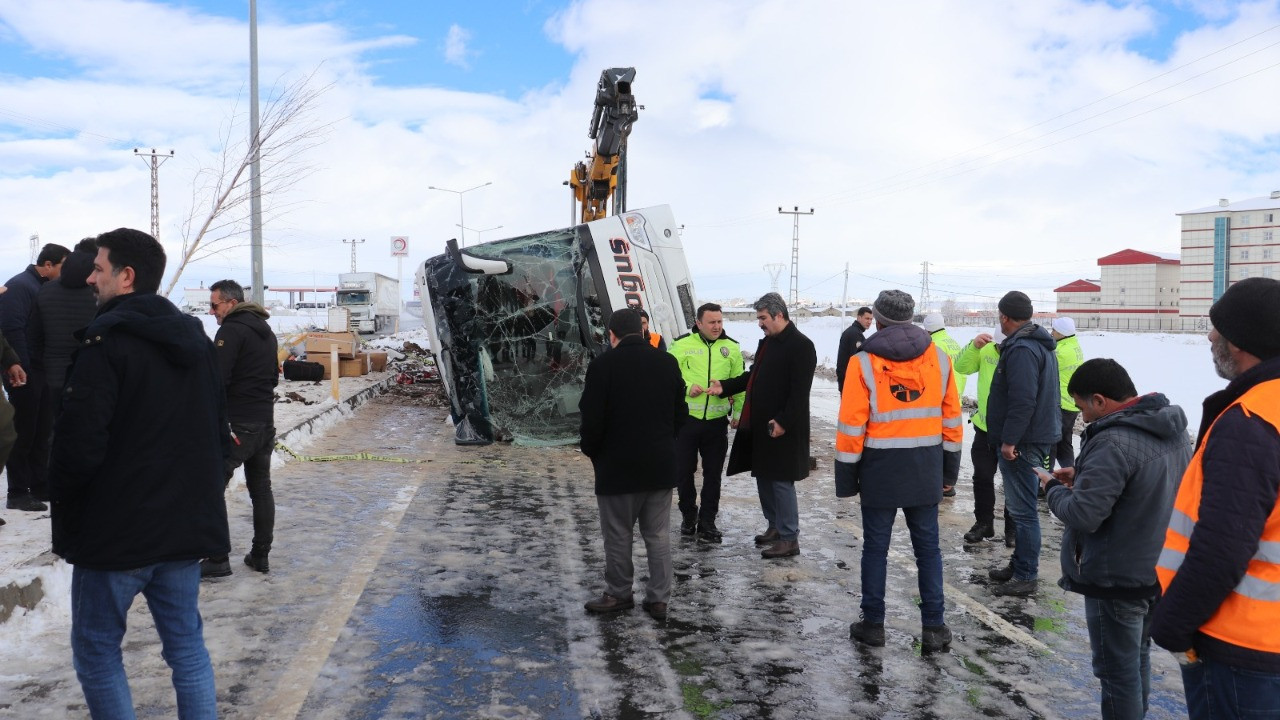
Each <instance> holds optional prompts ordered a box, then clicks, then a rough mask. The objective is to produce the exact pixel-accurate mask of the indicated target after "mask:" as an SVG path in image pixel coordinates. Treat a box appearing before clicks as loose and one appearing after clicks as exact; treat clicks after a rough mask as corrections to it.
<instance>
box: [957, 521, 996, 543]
mask: <svg viewBox="0 0 1280 720" xmlns="http://www.w3.org/2000/svg"><path fill="white" fill-rule="evenodd" d="M995 536H996V529H995V528H994V527H992V526H991V523H984V522H976V523H974V524H973V527H971V528H969V532H967V533H965V534H964V541H965V542H967V543H979V542H982V540H983V538H993V537H995Z"/></svg>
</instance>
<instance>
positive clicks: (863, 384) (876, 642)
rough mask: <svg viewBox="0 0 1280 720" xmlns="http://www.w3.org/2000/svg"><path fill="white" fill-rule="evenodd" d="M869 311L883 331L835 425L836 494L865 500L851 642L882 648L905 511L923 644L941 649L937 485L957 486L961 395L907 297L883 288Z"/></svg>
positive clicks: (848, 382)
mask: <svg viewBox="0 0 1280 720" xmlns="http://www.w3.org/2000/svg"><path fill="white" fill-rule="evenodd" d="M872 312H873V313H874V314H875V319H876V334H875V335H872V336H871V339H870V340H867V341H866V342H865V343H864V344H863V345H862V352H860V353H858V354H856V355H854V356H853V359H852V360H851V361H850V362H849V370H848V372H847V373H846V374H845V383H844V390H843V391H841V394H840V419H839V422H838V424H837V427H836V495H837V496H838V497H850V496H852V495H855V494H859V493H861V495H862V533H863V543H862V603H861V609H862V619H861V620H859V621H858V622H856V623H854V624H853V625H852V626H850V628H849V636H850V637H851V638H853V639H854V640H857V641H859V642H861V643H864V644H866V645H870V646H872V647H880V646H883V645H884V643H885V634H884V617H885V602H884V592H885V576H886V563H887V562H888V560H887V557H888V553H889V539H890V537H891V535H892V533H893V522H894V519H895V518H896V517H897V515H898V508H902V514H903V515H904V516H905V517H906V519H907V529H908V530H909V531H910V532H911V548H912V550H913V551H914V552H915V557H916V570H917V575H918V578H919V589H920V624H921V633H920V646H921V648H922V650H924V651H925V652H935V651H938V650H942V649H944V648H946V646H947V645H948V644H950V642H951V630H950V628H948V627H947V625H946V623H945V622H943V606H944V604H945V600H944V596H943V591H942V552H941V550H940V549H939V547H938V503H939V502H941V501H942V485H941V484H940V483H939V482H938V480H939V478H941V479H942V480H943V482H945V483H948V484H955V480H956V477H957V476H958V475H959V472H960V447H961V444H962V442H963V440H964V421H963V419H962V418H961V415H960V397H959V395H958V394H957V392H956V382H955V373H953V372H952V371H951V360H950V358H949V357H948V356H947V353H946V351H945V350H943V349H942V348H940V347H939V346H938V345H937V344H935V343H934V342H933V340H932V339H931V338H930V337H929V333H927V332H925V331H924V330H921V329H920V328H919V327H916V326H915V325H913V324H912V323H911V318H912V317H913V316H914V315H915V302H914V301H913V300H912V298H911V296H910V295H908V294H907V293H905V292H903V291H901V290H885V291H883V292H881V293H880V295H879V297H877V298H876V301H875V305H874V307H873V308H872Z"/></svg>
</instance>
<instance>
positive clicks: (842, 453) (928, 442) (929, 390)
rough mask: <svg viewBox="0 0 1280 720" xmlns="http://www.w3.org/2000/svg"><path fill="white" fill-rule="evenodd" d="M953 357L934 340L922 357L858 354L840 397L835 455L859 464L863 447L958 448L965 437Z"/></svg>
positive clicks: (851, 364) (850, 366)
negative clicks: (901, 357) (906, 357)
mask: <svg viewBox="0 0 1280 720" xmlns="http://www.w3.org/2000/svg"><path fill="white" fill-rule="evenodd" d="M953 377H954V376H953V375H952V372H951V358H949V357H947V353H946V352H945V351H943V349H942V348H940V347H938V346H937V345H935V344H933V343H930V344H929V349H927V350H925V351H924V353H922V354H921V355H920V357H917V358H912V359H911V360H903V361H896V360H888V359H886V358H882V357H880V356H879V355H872V354H870V353H868V352H866V351H865V350H864V351H863V352H860V353H858V354H857V355H854V356H853V361H852V362H850V363H849V370H848V374H847V375H845V379H844V393H843V394H842V395H841V397H840V421H839V423H838V424H837V426H836V459H837V460H839V461H841V462H847V463H856V462H858V461H860V460H862V450H863V448H886V449H891V448H923V447H934V446H936V445H939V444H941V445H942V449H943V450H950V451H959V450H960V447H961V443H962V442H963V440H964V427H963V419H962V418H961V416H960V398H959V396H958V395H957V394H956V384H955V381H954V380H953Z"/></svg>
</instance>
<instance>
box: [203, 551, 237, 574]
mask: <svg viewBox="0 0 1280 720" xmlns="http://www.w3.org/2000/svg"><path fill="white" fill-rule="evenodd" d="M230 574H231V560H230V559H229V558H227V557H226V556H225V555H224V556H223V557H220V558H205V559H204V560H201V561H200V579H201V580H204V579H205V578H220V577H227V576H229V575H230Z"/></svg>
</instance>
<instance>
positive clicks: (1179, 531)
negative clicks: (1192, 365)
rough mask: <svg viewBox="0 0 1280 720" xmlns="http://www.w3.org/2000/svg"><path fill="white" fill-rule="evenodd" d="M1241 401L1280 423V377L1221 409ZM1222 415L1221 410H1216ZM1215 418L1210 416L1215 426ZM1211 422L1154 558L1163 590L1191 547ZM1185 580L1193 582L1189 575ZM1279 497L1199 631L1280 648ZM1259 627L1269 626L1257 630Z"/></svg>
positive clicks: (1246, 644) (1255, 645)
mask: <svg viewBox="0 0 1280 720" xmlns="http://www.w3.org/2000/svg"><path fill="white" fill-rule="evenodd" d="M1236 405H1239V406H1240V407H1241V409H1242V410H1243V411H1244V412H1245V413H1246V414H1248V415H1250V416H1257V417H1259V418H1261V419H1262V420H1264V421H1266V422H1267V423H1269V424H1270V425H1271V426H1272V427H1280V380H1270V381H1267V382H1264V383H1260V384H1258V385H1255V386H1254V387H1252V388H1250V389H1249V390H1248V391H1247V392H1246V393H1245V394H1244V395H1242V396H1241V397H1240V399H1239V400H1237V401H1236V402H1235V403H1233V404H1232V405H1231V406H1229V407H1228V408H1227V409H1226V410H1224V411H1223V412H1224V413H1225V412H1227V411H1229V410H1230V409H1231V408H1232V407H1235V406H1236ZM1219 417H1221V415H1219ZM1216 424H1217V420H1216V419H1215V420H1214V425H1216ZM1214 425H1210V426H1209V430H1208V432H1206V433H1205V436H1204V440H1203V441H1202V442H1201V444H1200V447H1199V448H1198V449H1197V450H1196V453H1195V455H1194V456H1193V457H1192V458H1191V464H1190V465H1188V466H1187V471H1186V473H1184V474H1183V476H1182V483H1181V484H1180V485H1179V486H1178V495H1177V498H1176V499H1175V501H1174V507H1173V512H1172V514H1171V515H1170V517H1169V528H1168V530H1167V531H1166V533H1165V541H1164V550H1163V551H1161V553H1160V559H1159V560H1158V561H1157V562H1156V575H1157V576H1158V577H1159V578H1160V586H1161V587H1162V588H1163V589H1164V591H1165V592H1168V591H1169V587H1170V585H1171V584H1172V583H1173V581H1174V579H1175V578H1176V577H1177V574H1178V571H1179V570H1180V569H1181V568H1182V564H1183V561H1184V560H1185V559H1186V553H1187V552H1188V551H1189V550H1190V549H1191V544H1192V542H1193V538H1194V536H1195V529H1196V523H1197V522H1198V521H1199V517H1200V498H1201V493H1202V491H1203V489H1204V467H1203V460H1204V450H1205V448H1206V447H1207V446H1208V444H1209V442H1210V438H1211V437H1212V435H1213V429H1214ZM1188 582H1194V580H1189V581H1188ZM1278 627H1280V499H1277V501H1276V505H1275V507H1273V508H1272V510H1271V514H1270V515H1269V516H1268V517H1267V523H1266V525H1265V526H1264V527H1263V531H1262V536H1261V537H1260V538H1259V539H1258V549H1257V551H1256V552H1255V553H1254V554H1253V557H1252V558H1251V559H1250V561H1249V565H1248V567H1246V568H1245V574H1244V577H1243V578H1241V580H1240V582H1239V583H1238V584H1237V585H1236V586H1235V587H1234V588H1233V589H1232V591H1231V593H1230V594H1229V595H1227V597H1226V598H1225V599H1224V600H1223V601H1222V604H1221V605H1219V606H1218V609H1217V610H1216V611H1215V612H1214V614H1213V616H1212V617H1210V618H1209V620H1208V621H1207V622H1205V624H1204V625H1202V626H1200V628H1199V629H1200V632H1202V633H1204V634H1206V635H1208V636H1210V637H1214V638H1217V639H1219V640H1222V641H1224V642H1227V643H1230V644H1232V645H1236V646H1239V647H1243V648H1249V649H1252V650H1258V651H1261V652H1268V653H1280V633H1278V632H1275V631H1274V630H1272V629H1274V628H1278ZM1262 628H1266V629H1268V631H1265V632H1263V631H1260V630H1261V629H1262Z"/></svg>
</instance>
